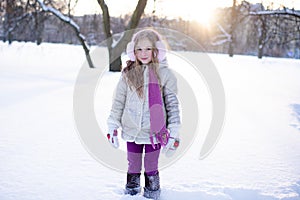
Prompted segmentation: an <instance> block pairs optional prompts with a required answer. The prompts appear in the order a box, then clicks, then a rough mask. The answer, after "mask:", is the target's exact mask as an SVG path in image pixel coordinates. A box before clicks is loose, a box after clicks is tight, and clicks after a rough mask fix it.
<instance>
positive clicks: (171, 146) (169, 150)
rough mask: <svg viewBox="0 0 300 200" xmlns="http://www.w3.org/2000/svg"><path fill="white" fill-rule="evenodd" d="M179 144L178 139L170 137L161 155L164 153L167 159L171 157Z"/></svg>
mask: <svg viewBox="0 0 300 200" xmlns="http://www.w3.org/2000/svg"><path fill="white" fill-rule="evenodd" d="M179 142H180V141H179V138H172V137H170V138H169V141H168V143H167V145H166V146H165V147H164V148H163V150H162V153H164V154H165V155H166V156H167V157H171V156H173V155H174V154H175V152H176V150H177V148H178V147H179Z"/></svg>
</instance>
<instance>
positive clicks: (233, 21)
mask: <svg viewBox="0 0 300 200" xmlns="http://www.w3.org/2000/svg"><path fill="white" fill-rule="evenodd" d="M236 16H237V15H236V0H233V3H232V8H231V22H230V23H231V24H230V32H229V34H230V41H229V47H228V54H229V56H230V57H233V53H234V41H235V36H234V29H235V26H236Z"/></svg>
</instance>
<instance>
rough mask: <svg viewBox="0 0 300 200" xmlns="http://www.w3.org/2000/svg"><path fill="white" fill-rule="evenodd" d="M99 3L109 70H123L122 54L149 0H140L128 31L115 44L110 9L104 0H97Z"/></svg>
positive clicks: (127, 28)
mask: <svg viewBox="0 0 300 200" xmlns="http://www.w3.org/2000/svg"><path fill="white" fill-rule="evenodd" d="M97 1H98V4H99V5H100V7H101V9H102V13H103V14H102V15H103V28H104V33H105V35H106V45H107V48H108V53H109V63H110V64H109V71H114V72H116V71H121V69H122V62H121V54H122V52H123V51H124V49H125V47H126V45H127V43H128V42H129V41H130V38H131V37H132V35H133V33H134V32H133V29H135V28H136V27H137V26H138V24H139V21H140V19H141V16H142V14H143V13H144V10H145V7H146V4H147V0H139V1H138V4H137V6H136V8H135V10H134V12H133V14H132V17H131V19H130V22H129V24H128V26H127V27H126V30H127V31H126V32H125V34H124V35H123V36H122V38H121V39H120V40H119V42H118V43H117V44H116V45H115V46H113V39H112V31H111V27H110V15H109V11H108V7H107V5H106V3H105V1H104V0H97Z"/></svg>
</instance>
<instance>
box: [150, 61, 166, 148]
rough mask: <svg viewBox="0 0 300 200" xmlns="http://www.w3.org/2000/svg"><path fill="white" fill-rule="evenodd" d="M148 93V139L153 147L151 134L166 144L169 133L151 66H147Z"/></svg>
mask: <svg viewBox="0 0 300 200" xmlns="http://www.w3.org/2000/svg"><path fill="white" fill-rule="evenodd" d="M148 95H149V110H150V141H151V144H152V147H153V148H154V149H155V145H154V141H153V135H154V136H155V137H156V140H157V141H158V142H160V144H161V145H162V146H166V144H167V143H168V139H169V137H170V134H169V132H168V130H167V128H166V121H165V118H164V111H163V99H162V95H161V91H160V87H159V83H158V79H157V77H156V75H155V73H154V70H153V69H152V68H151V67H149V85H148Z"/></svg>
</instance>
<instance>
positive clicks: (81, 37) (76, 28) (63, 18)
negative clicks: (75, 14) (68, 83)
mask: <svg viewBox="0 0 300 200" xmlns="http://www.w3.org/2000/svg"><path fill="white" fill-rule="evenodd" d="M37 2H38V3H39V5H40V6H41V8H42V9H43V11H44V12H49V13H52V14H53V15H55V16H56V17H58V18H59V19H60V20H61V21H62V22H64V23H65V24H67V25H69V26H70V27H72V29H73V30H74V31H75V33H76V36H77V38H78V39H79V41H80V43H81V45H82V47H83V49H84V52H85V56H86V58H87V61H88V64H89V66H90V68H95V67H94V65H93V62H92V59H91V57H90V53H89V52H90V49H89V47H88V45H87V43H86V39H85V37H84V35H82V34H81V32H80V27H79V26H78V25H77V24H76V22H74V21H73V20H72V19H71V18H70V17H67V16H64V15H63V14H62V13H61V12H59V11H58V10H56V9H55V8H52V7H48V6H46V5H45V4H44V3H43V2H42V0H37Z"/></svg>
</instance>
